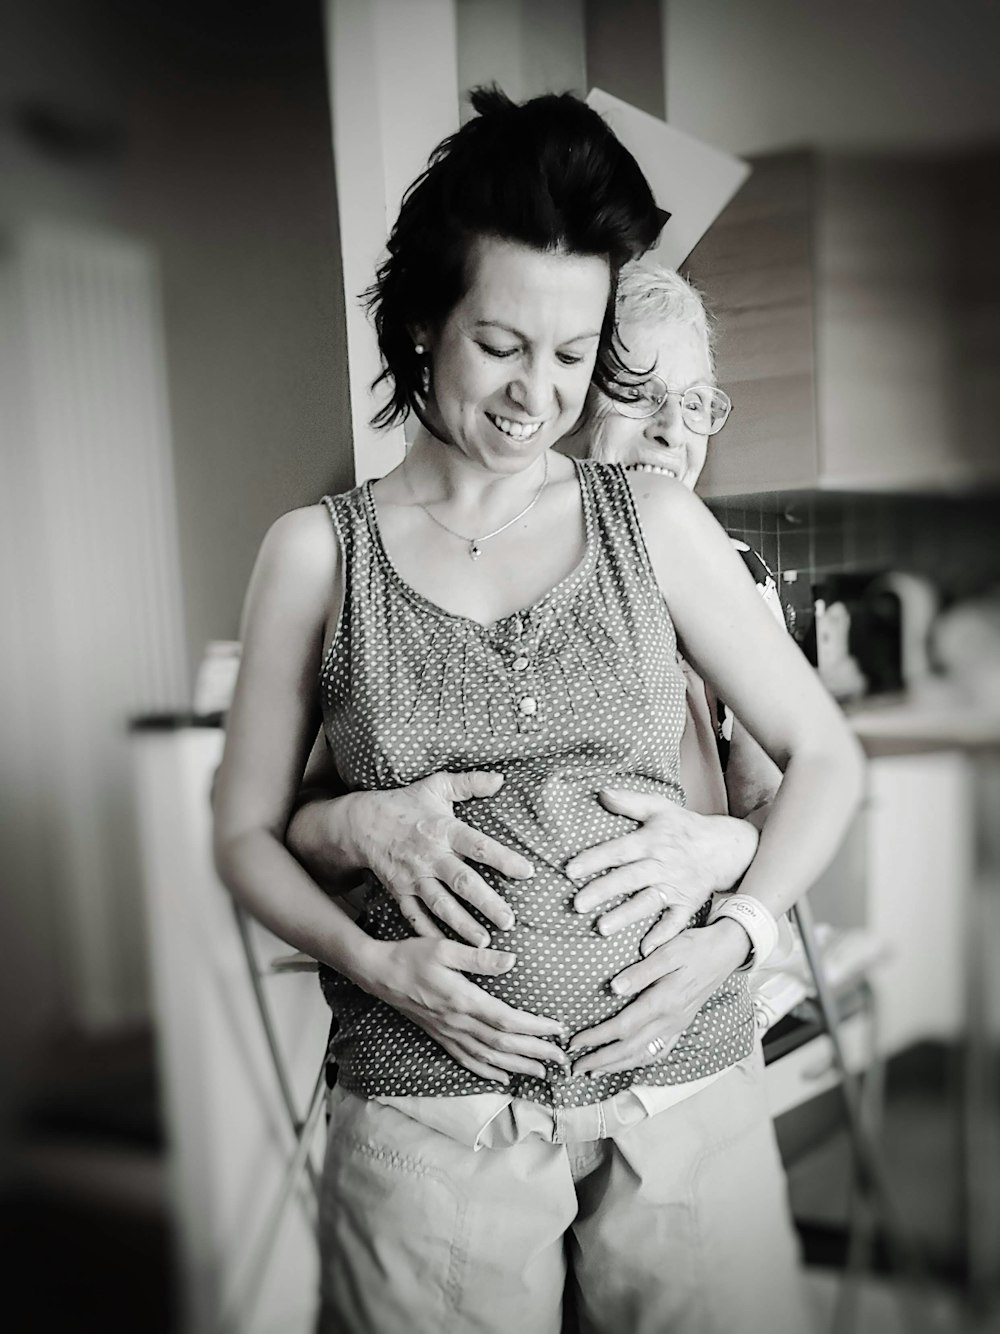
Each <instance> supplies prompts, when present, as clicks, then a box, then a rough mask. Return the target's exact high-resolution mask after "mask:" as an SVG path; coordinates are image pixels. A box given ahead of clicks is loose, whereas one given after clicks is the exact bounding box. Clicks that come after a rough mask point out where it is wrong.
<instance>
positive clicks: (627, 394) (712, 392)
mask: <svg viewBox="0 0 1000 1334" xmlns="http://www.w3.org/2000/svg"><path fill="white" fill-rule="evenodd" d="M616 387H617V390H618V392H619V393H620V394H621V395H622V397H621V398H613V399H612V400H611V401H612V403H613V404H614V409H615V411H616V412H618V413H620V414H621V415H622V416H623V417H632V418H634V419H635V420H640V421H641V420H642V419H643V418H644V417H653V416H655V415H656V413H657V412H659V410H660V408H662V407H663V405H664V403H666V401H667V399H668V398H670V397H676V398H679V399H680V401H681V416H682V417H683V418H684V424H685V426H687V427H688V429H689V430H691V431H694V432H695V433H696V434H697V435H715V433H716V431H721V430H722V428H723V426H725V424H726V421H727V420H728V418H729V414H730V412H732V410H733V401H732V399H731V398H730V397H729V395H728V394H727V393H726V392H725V390H724V389H716V388H715V387H714V386H713V385H710V384H696V385H692V386H691V388H690V389H685V390H684V392H683V393H681V392H680V390H677V389H671V388H670V386H669V385H668V384H667V383H666V381H665V380H661V379H660V377H659V376H658V375H650V376H649V377H648V378H647V379H645V380H643V382H642V383H641V384H633V385H628V384H618V385H617V386H616Z"/></svg>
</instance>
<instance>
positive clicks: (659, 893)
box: [652, 885, 674, 909]
mask: <svg viewBox="0 0 1000 1334" xmlns="http://www.w3.org/2000/svg"><path fill="white" fill-rule="evenodd" d="M652 889H653V893H654V894H655V895H656V897H657V898H658V899H659V900H660V902H661V903H662V904H663V907H664V909H666V908H672V907H673V906H674V905H673V904H672V903H671V902H670V899H669V898H668V897H667V891H666V890H665V889H664V888H663V886H662V885H653V886H652Z"/></svg>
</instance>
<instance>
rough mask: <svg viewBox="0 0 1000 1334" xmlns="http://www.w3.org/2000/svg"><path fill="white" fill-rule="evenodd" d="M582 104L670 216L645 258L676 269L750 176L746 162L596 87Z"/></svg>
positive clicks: (748, 165)
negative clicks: (607, 128) (611, 134)
mask: <svg viewBox="0 0 1000 1334" xmlns="http://www.w3.org/2000/svg"><path fill="white" fill-rule="evenodd" d="M587 103H588V105H589V106H591V107H593V108H594V110H595V111H597V112H599V113H600V114H601V115H602V116H603V117H604V119H605V120H606V121H607V122H608V124H609V125H610V126H611V128H612V129H613V130H614V132H615V134H617V136H618V138H619V139H620V140H621V141H622V143H623V144H624V145H625V147H626V148H627V149H628V150H629V152H630V153H631V154H632V156H633V157H634V158H635V160H636V161H637V162H638V164H639V166H640V167H641V168H642V171H643V173H644V175H645V177H646V179H647V180H648V181H649V184H650V188H651V189H652V191H653V197H654V198H655V200H656V202H657V204H658V206H659V207H660V208H661V209H664V210H665V211H666V212H667V213H669V214H670V217H669V219H668V220H667V222H666V225H665V226H664V228H663V231H662V232H661V234H660V241H659V244H658V245H657V246H656V247H655V248H654V249H653V250H651V251H649V253H648V256H647V258H649V259H653V260H655V261H656V263H658V264H662V265H664V267H666V268H668V269H677V268H680V266H681V265H682V264H683V263H684V261H685V260H686V259H687V257H688V255H690V253H691V251H692V250H693V249H694V248H695V246H696V245H697V244H698V242H699V241H700V240H701V238H702V237H703V236H704V235H705V233H706V232H707V231H708V229H709V227H711V225H712V223H713V222H714V221H715V219H716V218H717V217H718V216H719V214H720V213H721V212H722V210H723V209H724V208H725V207H726V205H727V204H728V203H729V201H730V199H732V197H733V195H734V194H735V193H736V191H737V190H738V189H739V188H740V186H741V185H742V184H743V182H744V181H745V180H746V178H747V177H748V176H749V175H750V170H751V169H750V164H749V163H748V162H744V161H743V160H742V159H741V158H737V157H733V156H732V155H731V154H730V153H724V152H723V151H722V150H721V149H719V148H713V147H712V146H711V145H710V144H706V143H702V141H701V140H700V139H695V138H694V137H693V136H692V135H690V134H684V133H683V131H681V130H677V129H674V127H673V126H672V125H668V124H667V122H666V121H663V120H660V119H659V117H657V116H651V115H650V114H649V113H648V112H647V111H640V110H639V109H638V107H633V106H630V105H629V103H628V102H623V101H621V99H620V98H617V97H612V96H611V94H610V93H606V92H604V91H603V90H602V89H600V88H592V89H591V90H590V92H589V93H588V94H587Z"/></svg>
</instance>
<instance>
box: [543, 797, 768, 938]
mask: <svg viewBox="0 0 1000 1334" xmlns="http://www.w3.org/2000/svg"><path fill="white" fill-rule="evenodd" d="M599 796H600V800H601V804H602V805H603V806H605V807H607V809H608V810H610V811H614V813H615V814H616V815H625V816H628V817H629V819H632V820H638V821H640V822H641V823H640V825H639V828H638V829H633V830H632V831H631V832H630V833H628V834H623V835H621V836H620V837H619V838H613V839H609V840H608V841H607V842H606V843H599V844H597V846H596V847H593V848H588V849H587V850H586V851H585V852H580V853H577V855H576V856H575V857H573V858H572V859H571V860H570V861H569V862H567V864H566V874H567V875H568V876H569V878H570V879H571V880H588V881H589V884H587V885H586V886H585V887H584V888H583V889H581V890H580V891H579V893H578V894H577V895H576V897H575V898H574V900H573V906H574V907H575V908H576V911H577V912H579V913H593V912H594V911H595V910H596V909H598V908H600V907H601V906H602V904H605V903H610V902H611V901H612V900H614V899H617V898H621V896H622V895H623V894H628V895H629V896H630V897H629V898H628V900H627V901H626V902H625V903H622V904H620V905H619V906H618V907H616V908H613V909H612V910H611V911H610V912H606V913H605V914H604V915H603V916H602V917H600V918H599V919H598V922H597V928H598V930H599V931H600V932H601V933H602V935H614V933H615V932H617V931H621V930H623V929H624V928H625V927H627V926H631V925H632V924H633V923H635V922H641V921H642V920H643V919H644V918H654V919H655V920H654V924H653V926H652V927H651V929H650V930H649V931H648V932H647V934H646V936H645V938H644V939H643V942H642V952H643V954H645V955H648V954H650V953H651V952H652V951H653V950H654V949H656V948H657V947H658V946H660V945H663V944H665V943H666V942H667V941H669V940H672V939H673V938H674V937H675V936H677V935H679V934H680V932H681V931H683V930H684V928H685V926H686V925H687V923H688V922H689V921H690V919H691V917H692V915H693V914H694V913H695V912H697V910H698V909H699V908H700V907H701V905H702V904H703V903H704V902H705V900H706V899H707V898H709V897H710V896H711V895H712V894H713V893H715V892H716V891H717V890H726V889H732V887H733V885H734V884H735V883H736V882H737V881H738V880H739V878H740V877H741V876H742V875H743V873H744V872H745V871H746V869H747V867H748V866H749V865H750V862H751V861H752V860H753V855H754V853H755V852H756V850H757V837H758V835H757V830H756V829H755V828H754V827H753V826H752V825H749V824H747V823H746V822H745V821H743V820H733V819H730V817H729V816H728V815H698V814H696V812H694V811H689V810H685V808H684V807H683V806H679V805H678V804H677V802H675V801H672V800H671V799H670V798H669V797H662V796H659V795H657V794H655V793H646V792H632V791H629V790H628V789H624V788H613V789H607V790H605V791H603V792H601V793H600V794H599ZM591 877H594V878H593V879H592V878H591Z"/></svg>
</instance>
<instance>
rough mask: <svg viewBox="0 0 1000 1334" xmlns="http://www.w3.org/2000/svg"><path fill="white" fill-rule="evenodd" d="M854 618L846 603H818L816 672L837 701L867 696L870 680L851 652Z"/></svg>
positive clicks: (819, 601) (822, 601) (818, 601)
mask: <svg viewBox="0 0 1000 1334" xmlns="http://www.w3.org/2000/svg"><path fill="white" fill-rule="evenodd" d="M850 631H851V615H850V612H849V611H848V610H847V608H846V607H845V606H844V604H843V602H830V603H827V602H825V601H824V600H823V599H822V598H817V599H816V670H817V671H818V672H819V677H820V680H821V681H822V682H823V684H824V685H825V686H826V688H827V690H829V692H830V694H831V695H832V696H833V697H834V699H839V700H850V699H857V697H858V696H859V695H863V694H864V692H865V689H866V687H867V685H868V680H867V678H866V677H865V675H864V673H863V672H862V671H861V668H860V667H859V666H858V664H857V659H856V658H854V657H853V656H852V654H851V651H850V649H849V648H848V640H849V638H850Z"/></svg>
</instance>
